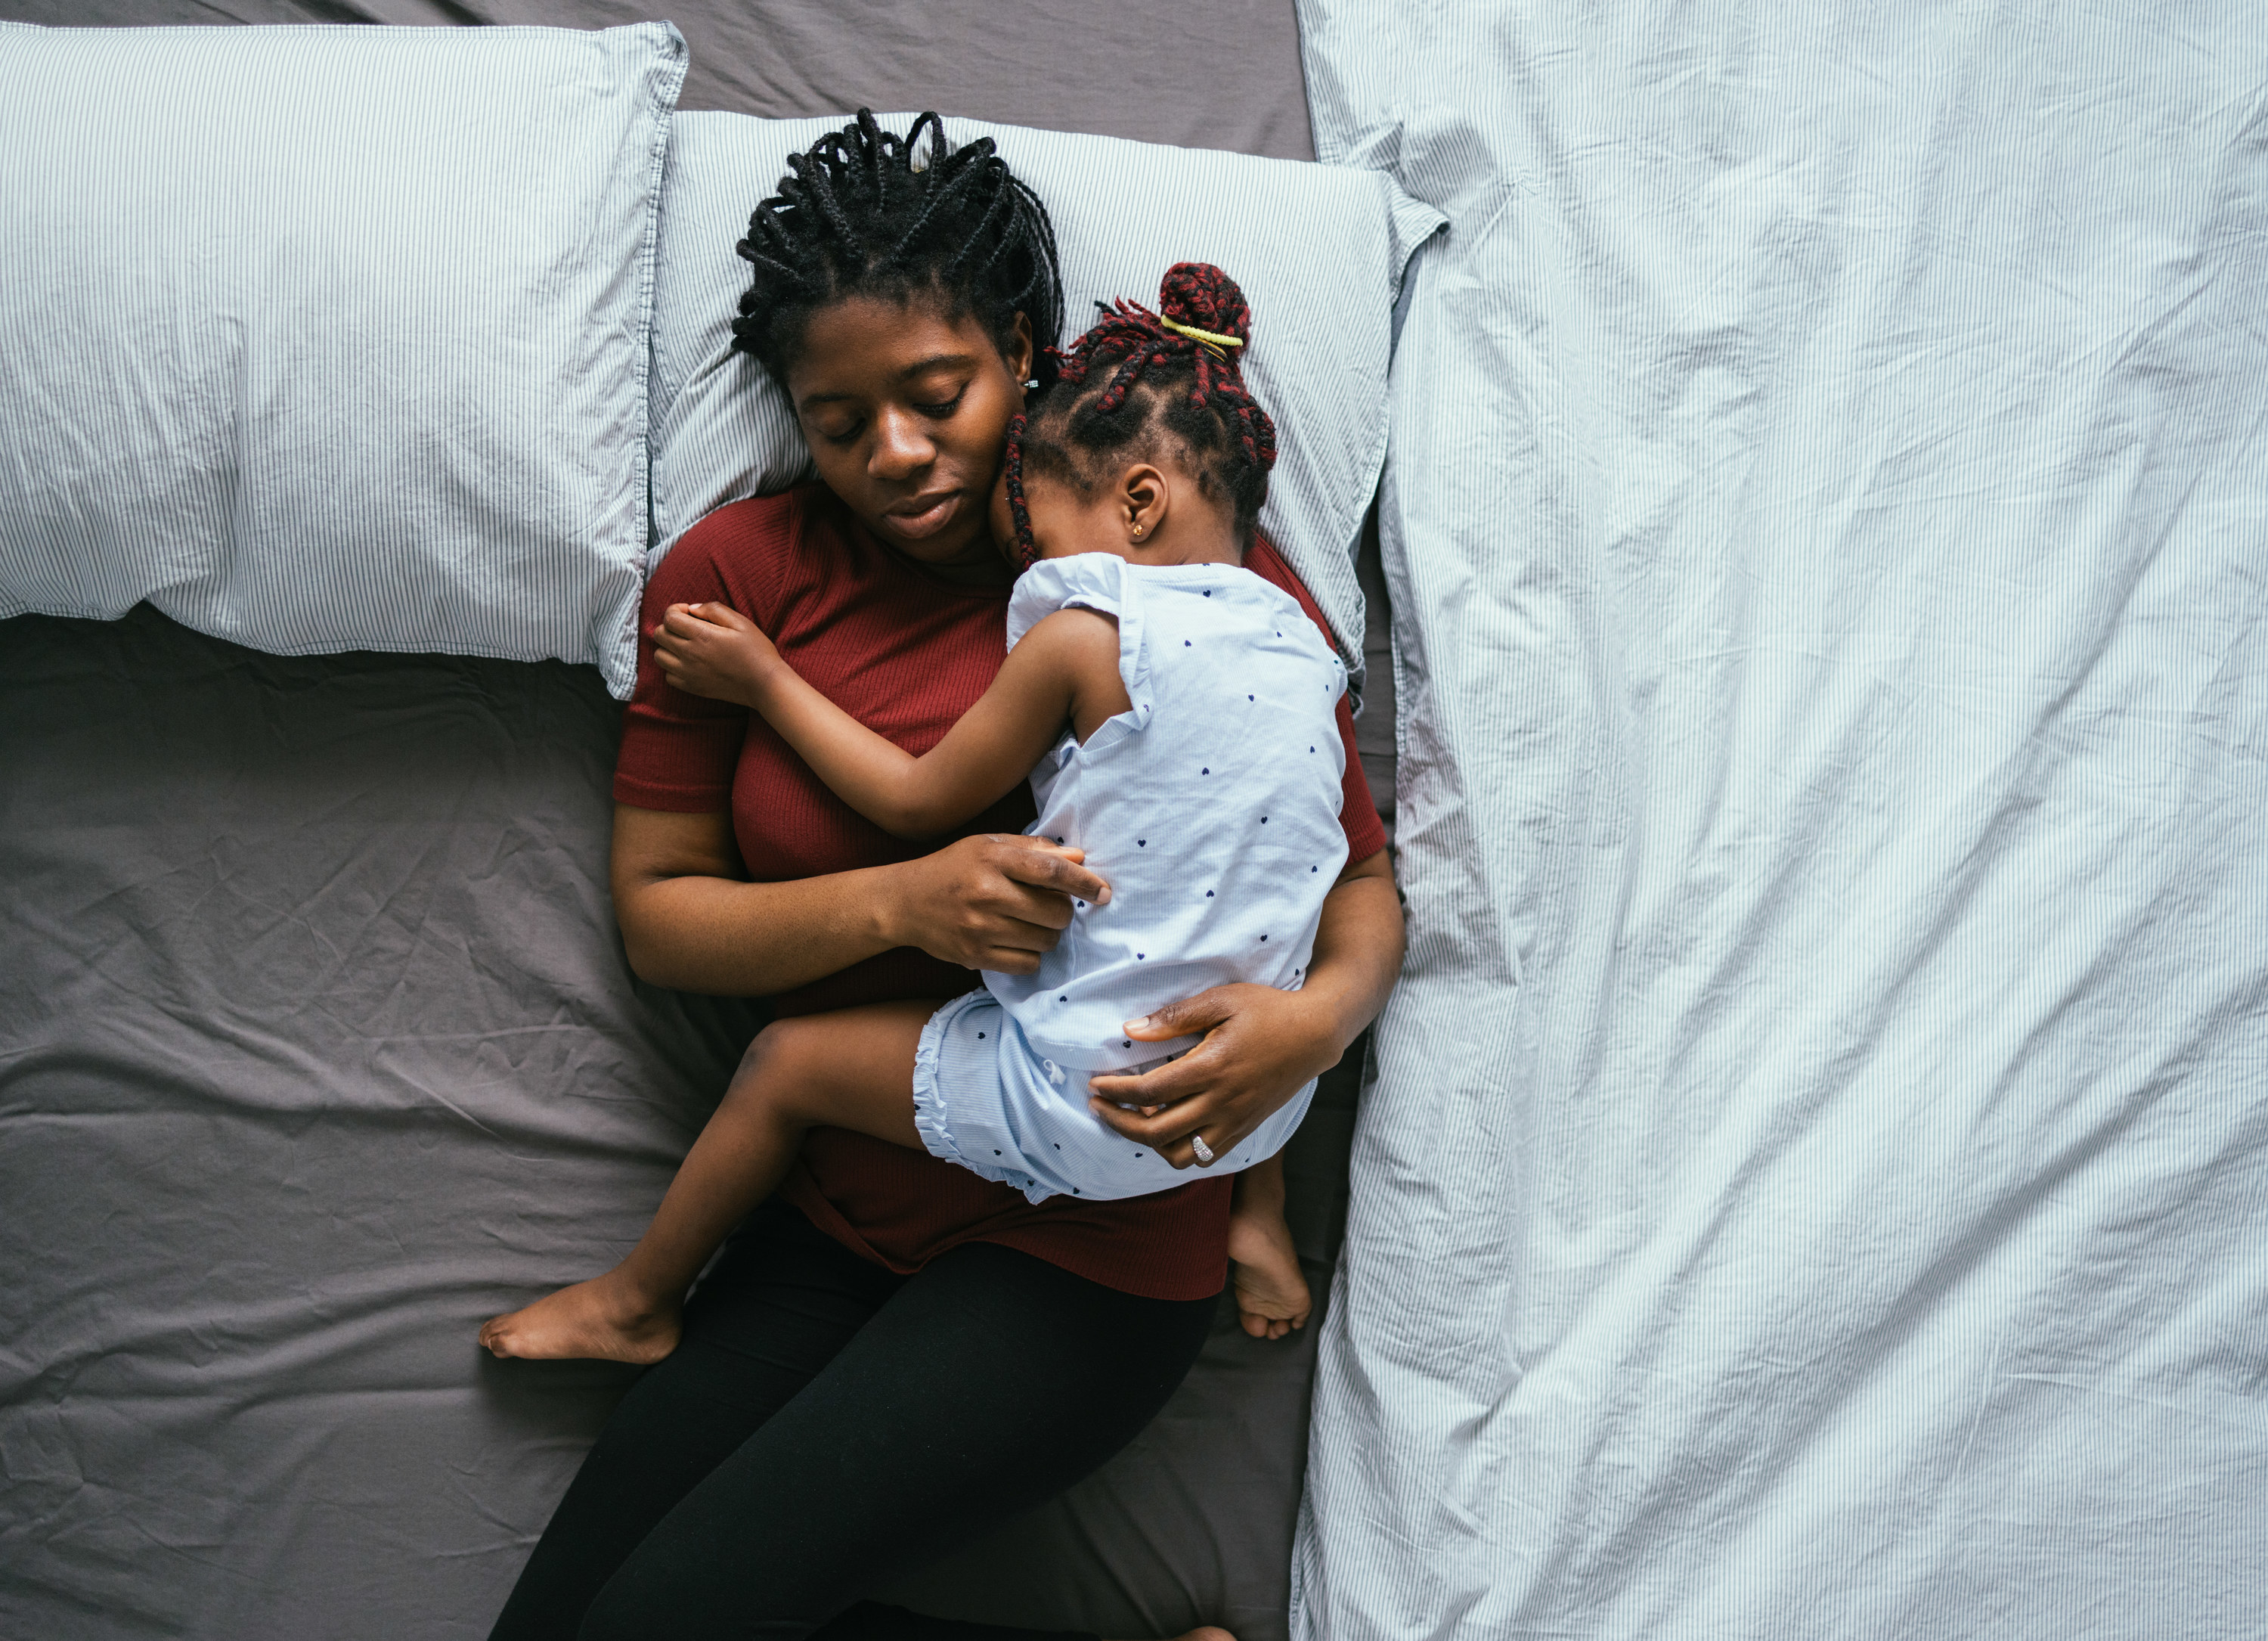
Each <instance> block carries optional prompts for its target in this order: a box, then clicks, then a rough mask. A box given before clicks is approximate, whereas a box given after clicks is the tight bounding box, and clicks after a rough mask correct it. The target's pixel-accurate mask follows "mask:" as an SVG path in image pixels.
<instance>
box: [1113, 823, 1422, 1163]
mask: <svg viewBox="0 0 2268 1641" xmlns="http://www.w3.org/2000/svg"><path fill="white" fill-rule="evenodd" d="M1402 939H1403V935H1402V903H1401V899H1400V898H1399V897H1398V896H1397V895H1396V894H1395V889H1394V873H1393V869H1392V867H1391V866H1390V865H1388V861H1387V858H1386V852H1385V851H1384V850H1383V849H1381V850H1380V851H1379V852H1378V853H1377V854H1373V855H1372V856H1371V857H1370V858H1369V859H1368V860H1366V861H1359V862H1357V863H1356V864H1355V865H1352V866H1350V867H1349V868H1347V869H1346V870H1345V871H1344V872H1343V873H1341V874H1340V876H1339V881H1338V883H1337V886H1335V887H1334V888H1333V889H1332V891H1331V892H1330V896H1329V898H1328V899H1326V900H1325V901H1324V902H1323V917H1322V925H1321V927H1319V928H1317V929H1316V931H1315V953H1314V957H1313V958H1312V959H1311V960H1310V962H1309V964H1308V968H1307V986H1306V988H1305V989H1304V990H1300V991H1296V992H1282V991H1278V990H1277V989H1276V988H1275V987H1270V986H1217V987H1213V989H1212V990H1211V991H1208V992H1199V993H1198V994H1197V995H1196V996H1194V997H1185V998H1183V999H1182V1001H1181V1002H1176V1003H1173V1004H1170V1005H1168V1006H1167V1007H1166V1008H1163V1009H1158V1010H1156V1011H1155V1012H1153V1013H1152V1014H1150V1015H1148V1016H1145V1017H1144V1018H1142V1019H1139V1020H1129V1021H1128V1022H1127V1023H1126V1028H1125V1029H1126V1035H1127V1036H1129V1037H1130V1038H1133V1039H1137V1040H1138V1041H1140V1042H1145V1043H1162V1042H1167V1041H1169V1040H1170V1039H1174V1038H1176V1037H1190V1036H1197V1035H1199V1034H1202V1035H1203V1036H1204V1041H1203V1042H1201V1043H1199V1044H1198V1045H1197V1046H1196V1047H1195V1048H1192V1049H1191V1050H1189V1053H1186V1054H1183V1055H1182V1057H1181V1058H1180V1059H1179V1060H1176V1061H1173V1062H1172V1063H1171V1064H1169V1065H1164V1066H1160V1067H1159V1068H1157V1069H1156V1070H1155V1071H1152V1072H1151V1073H1150V1074H1149V1075H1147V1076H1138V1077H1095V1078H1094V1079H1092V1080H1091V1081H1089V1083H1087V1087H1088V1089H1089V1090H1091V1091H1092V1093H1093V1096H1094V1098H1091V1099H1090V1100H1089V1101H1088V1102H1087V1103H1088V1105H1090V1106H1091V1107H1092V1108H1093V1110H1094V1114H1095V1115H1096V1116H1097V1117H1099V1118H1101V1120H1103V1121H1104V1122H1106V1123H1108V1125H1109V1126H1110V1127H1113V1128H1116V1129H1117V1130H1118V1132H1119V1133H1121V1134H1123V1135H1125V1136H1126V1137H1127V1138H1128V1139H1130V1140H1138V1141H1141V1142H1144V1143H1145V1144H1147V1145H1148V1146H1149V1147H1150V1148H1151V1149H1152V1150H1154V1151H1156V1152H1157V1153H1158V1155H1159V1156H1160V1157H1164V1158H1165V1159H1166V1160H1167V1162H1169V1163H1171V1164H1173V1165H1174V1166H1175V1167H1176V1168H1187V1167H1189V1165H1190V1164H1192V1163H1197V1149H1196V1148H1195V1147H1194V1146H1193V1145H1192V1144H1191V1143H1190V1140H1191V1138H1192V1137H1193V1136H1197V1135H1202V1136H1203V1137H1204V1142H1205V1144H1206V1146H1207V1148H1208V1149H1211V1152H1212V1154H1213V1155H1214V1156H1216V1157H1226V1156H1227V1155H1228V1153H1229V1152H1230V1151H1232V1150H1233V1149H1235V1148H1236V1147H1237V1146H1238V1145H1240V1144H1241V1143H1242V1142H1244V1140H1245V1139H1246V1138H1247V1137H1248V1135H1250V1134H1251V1133H1252V1131H1253V1130H1254V1129H1256V1128H1257V1127H1259V1126H1260V1125H1261V1124H1262V1123H1263V1122H1265V1121H1266V1120H1268V1119H1269V1118H1270V1117H1271V1116H1273V1115H1275V1114H1276V1112H1277V1111H1278V1109H1279V1108H1280V1107H1281V1106H1282V1105H1284V1103H1285V1101H1286V1100H1288V1099H1290V1098H1292V1095H1294V1094H1296V1093H1298V1092H1299V1091H1300V1088H1301V1087H1302V1086H1304V1085H1305V1084H1306V1083H1307V1079H1308V1078H1310V1077H1314V1076H1321V1075H1322V1073H1324V1072H1325V1071H1328V1070H1329V1069H1330V1068H1332V1067H1333V1066H1335V1065H1337V1064H1338V1062H1339V1059H1340V1057H1341V1056H1342V1055H1344V1053H1346V1051H1347V1046H1348V1045H1349V1044H1350V1043H1351V1042H1353V1041H1354V1039H1356V1038H1358V1037H1359V1036H1361V1035H1362V1033H1363V1031H1364V1030H1365V1028H1366V1027H1367V1026H1368V1025H1369V1024H1370V1023H1371V1022H1372V1021H1373V1020H1374V1019H1376V1018H1377V1017H1378V1011H1379V1010H1380V1009H1381V1008H1383V1007H1385V1005H1386V994H1387V993H1388V990H1390V989H1391V988H1392V987H1393V984H1394V977H1395V975H1396V974H1397V973H1399V972H1400V971H1401V968H1402ZM1123 1105H1133V1106H1137V1107H1140V1108H1143V1109H1138V1110H1134V1111H1125V1110H1122V1109H1121V1107H1122V1106H1123ZM1198 1165H1199V1166H1204V1164H1198Z"/></svg>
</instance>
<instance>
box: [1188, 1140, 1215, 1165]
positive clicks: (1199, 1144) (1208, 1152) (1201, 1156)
mask: <svg viewBox="0 0 2268 1641" xmlns="http://www.w3.org/2000/svg"><path fill="white" fill-rule="evenodd" d="M1189 1149H1191V1150H1193V1151H1195V1152H1196V1153H1197V1161H1199V1162H1201V1163H1208V1164H1209V1163H1211V1161H1212V1147H1211V1146H1210V1145H1207V1144H1206V1143H1205V1142H1204V1135H1202V1134H1193V1135H1189Z"/></svg>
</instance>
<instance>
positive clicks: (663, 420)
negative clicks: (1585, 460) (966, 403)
mask: <svg viewBox="0 0 2268 1641" xmlns="http://www.w3.org/2000/svg"><path fill="white" fill-rule="evenodd" d="M882 123H883V124H884V126H886V127H887V129H891V130H895V131H902V130H904V129H907V128H908V126H909V125H910V124H911V123H912V116H911V115H887V116H885V117H884V119H883V122H882ZM674 124H675V132H674V136H673V137H671V139H670V154H669V164H668V168H667V172H666V178H665V181H664V182H663V185H662V208H661V209H662V219H661V255H660V261H659V266H658V268H657V269H656V270H655V278H656V281H657V287H658V288H657V292H656V299H655V301H656V307H655V314H654V331H653V359H654V374H653V418H654V422H653V425H654V452H653V511H654V528H655V529H656V531H657V532H658V534H659V538H660V542H661V551H667V549H668V547H669V545H670V543H673V542H674V540H675V539H676V538H677V537H678V536H681V535H682V534H683V533H684V531H685V529H686V528H687V527H688V526H689V525H691V524H692V523H694V522H695V521H696V520H698V519H699V518H700V517H701V515H702V514H704V513H707V512H709V511H711V509H712V508H715V507H718V506H721V505H723V504H724V503H725V502H728V501H735V500H739V499H741V498H743V497H747V496H755V495H762V494H764V493H766V492H770V491H776V490H782V489H784V488H786V487H787V486H788V485H790V484H795V483H797V482H798V481H799V480H800V479H803V478H805V477H808V476H809V475H810V472H811V465H810V457H809V456H808V455H807V454H806V451H805V449H804V445H803V440H802V437H801V435H800V434H799V432H797V430H796V425H795V418H794V416H793V414H792V412H791V411H790V410H789V409H788V405H787V400H786V396H785V395H783V394H782V393H781V392H780V391H779V390H778V388H776V387H774V386H773V385H772V383H771V381H770V379H769V378H768V377H766V376H765V374H764V372H763V368H762V366H759V365H758V364H757V363H756V362H755V360H754V359H749V358H747V356H746V355H743V354H736V353H734V352H733V351H732V342H733V332H732V321H733V312H734V305H735V304H736V303H737V302H738V301H739V299H740V292H742V291H744V290H746V289H747V283H748V277H747V276H748V268H747V263H746V262H742V261H741V260H740V258H739V257H738V256H737V255H734V254H733V244H734V242H735V241H737V240H739V239H740V237H741V235H743V234H744V233H747V225H748V213H749V212H750V211H753V210H755V206H756V203H757V202H758V201H759V200H761V199H762V198H764V197H765V196H768V195H770V194H771V193H773V192H775V191H776V184H777V180H778V179H779V177H780V176H781V175H782V174H784V173H785V171H786V169H787V165H786V161H787V156H788V155H790V154H792V153H794V152H799V151H800V150H802V149H805V148H808V147H809V146H810V145H811V144H813V143H814V141H816V140H817V139H818V138H819V137H822V136H824V135H825V134H826V133H827V132H828V131H830V130H834V129H838V128H839V127H840V126H841V125H842V124H843V121H842V120H840V119H833V120H757V119H752V118H750V117H748V116H747V115H737V114H681V115H678V116H677V118H676V120H675V122H674ZM946 132H947V135H948V136H949V137H951V138H952V139H953V140H954V142H956V143H966V142H968V141H971V140H972V139H974V138H976V137H979V136H985V135H990V136H991V137H995V138H997V139H998V142H999V144H1000V152H1001V154H1002V156H1003V157H1004V158H1005V159H1006V160H1007V161H1008V163H1009V164H1010V165H1011V166H1013V167H1014V168H1015V172H1016V174H1017V175H1018V176H1019V177H1021V178H1022V179H1023V180H1024V181H1026V182H1027V183H1029V184H1030V185H1031V187H1032V188H1033V189H1034V191H1035V192H1036V193H1037V194H1038V195H1039V196H1040V197H1041V198H1042V200H1044V201H1045V202H1046V203H1047V207H1048V211H1049V214H1050V215H1051V216H1052V217H1053V218H1055V225H1056V237H1057V242H1058V244H1059V246H1060V248H1061V251H1062V255H1063V273H1064V314H1065V316H1066V317H1065V325H1066V328H1067V329H1069V330H1070V331H1071V333H1072V334H1073V335H1075V334H1077V332H1079V331H1080V330H1083V329H1086V326H1087V325H1088V324H1089V323H1091V322H1093V320H1094V304H1095V302H1096V301H1097V299H1108V298H1111V297H1118V296H1126V297H1131V298H1133V299H1136V300H1137V301H1139V302H1142V303H1144V304H1145V305H1146V306H1148V307H1152V308H1154V307H1157V305H1158V281H1159V278H1160V277H1161V276H1162V275H1163V274H1164V273H1165V271H1166V270H1167V268H1169V267H1171V266H1172V265H1173V264H1174V263H1175V262H1214V263H1218V264H1219V266H1220V267H1222V268H1225V269H1226V270H1228V271H1229V273H1230V274H1231V275H1233V277H1235V279H1236V282H1237V283H1238V284H1239V285H1241V286H1242V287H1243V288H1244V293H1245V295H1246V297H1247V298H1248V299H1249V300H1250V301H1251V304H1252V341H1253V346H1252V357H1251V360H1250V362H1249V364H1248V367H1247V372H1246V375H1247V380H1248V381H1249V382H1250V383H1251V385H1252V390H1253V393H1254V394H1255V395H1256V396H1257V397H1258V398H1259V400H1260V401H1261V403H1263V405H1265V406H1266V407H1267V409H1268V411H1269V413H1270V415H1271V416H1273V417H1274V418H1276V425H1277V427H1278V444H1279V447H1280V451H1281V454H1280V455H1279V457H1278V462H1277V465H1276V470H1275V473H1274V475H1273V476H1272V477H1271V479H1270V485H1269V493H1268V505H1267V506H1266V507H1265V508H1263V510H1262V512H1261V514H1260V527H1261V529H1263V531H1265V532H1266V533H1267V535H1268V536H1269V537H1270V540H1272V541H1273V542H1275V543H1276V544H1277V546H1278V547H1279V548H1280V549H1282V550H1283V551H1284V554H1285V557H1286V558H1289V559H1290V560H1291V561H1292V566H1293V568H1295V569H1297V570H1298V571H1299V573H1300V578H1301V579H1302V580H1305V581H1306V582H1307V587H1308V589H1309V590H1310V591H1312V592H1313V593H1314V595H1315V598H1316V601H1317V602H1319V603H1321V604H1322V607H1323V610H1324V613H1325V614H1326V615H1327V616H1328V617H1329V620H1330V623H1331V626H1332V628H1333V629H1334V634H1333V635H1334V636H1335V637H1336V638H1337V639H1338V642H1339V647H1340V649H1341V651H1342V652H1343V653H1344V654H1346V655H1347V656H1348V658H1349V659H1350V661H1351V662H1353V663H1356V664H1359V662H1360V658H1361V655H1362V593H1361V590H1360V589H1359V588H1358V587H1357V586H1356V584H1355V575H1354V549H1355V545H1356V538H1357V537H1358V536H1359V535H1360V534H1361V530H1362V518H1363V514H1364V512H1365V510H1366V508H1367V507H1368V506H1369V505H1370V498H1371V494H1372V492H1373V491H1374V490H1375V489H1376V488H1377V484H1378V473H1379V465H1380V463H1381V461H1382V460H1383V459H1384V457H1385V454H1386V370H1387V363H1388V357H1389V355H1390V354H1391V352H1392V351H1393V344H1392V328H1393V307H1394V300H1395V292H1396V290H1397V289H1398V288H1399V286H1400V284H1401V279H1402V270H1403V265H1404V264H1405V263H1406V262H1408V261H1409V258H1410V253H1411V252H1412V251H1413V250H1414V249H1415V248H1417V246H1418V244H1419V243H1420V242H1421V241H1423V240H1425V238H1426V236H1428V235H1429V234H1431V233H1432V232H1433V231H1434V229H1435V228H1437V227H1439V226H1440V223H1441V218H1440V216H1439V215H1438V214H1437V213H1436V212H1435V211H1433V210H1432V207H1431V206H1427V205H1421V204H1419V203H1417V202H1416V201H1414V200H1412V199H1410V197H1409V196H1406V195H1404V194H1403V193H1402V192H1401V191H1400V190H1399V189H1398V188H1395V185H1394V184H1393V183H1392V182H1391V181H1388V179H1387V178H1386V176H1385V175H1384V174H1382V173H1379V172H1374V171H1357V170H1344V169H1339V168H1337V167H1334V166H1315V165H1303V164H1300V163H1299V162H1298V161H1295V160H1289V159H1254V158H1251V157H1249V156H1248V155H1244V154H1229V153H1219V152H1212V151H1210V150H1204V149H1189V148H1167V147H1162V146H1160V145H1157V144H1150V143H1130V142H1126V141H1124V140H1123V139H1121V138H1118V137H1075V136H1070V135H1066V134H1064V133H1063V132H1058V131H1033V130H1026V129H1022V128H1020V127H1018V126H1010V125H985V124H982V123H980V122H976V121H969V120H951V121H948V122H946ZM1070 340H1071V336H1064V343H1065V344H1069V342H1070ZM655 556H656V558H657V560H658V559H659V556H660V553H659V552H657V553H656V555H655Z"/></svg>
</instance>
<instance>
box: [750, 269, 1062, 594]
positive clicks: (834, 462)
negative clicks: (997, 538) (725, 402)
mask: <svg viewBox="0 0 2268 1641" xmlns="http://www.w3.org/2000/svg"><path fill="white" fill-rule="evenodd" d="M1031 362H1032V333H1031V327H1030V326H1029V325H1028V324H1027V323H1026V322H1025V321H1024V319H1023V316H1022V315H1021V314H1019V315H1018V316H1017V319H1016V345H1015V347H1014V348H1013V349H1012V350H1011V352H1010V356H1009V357H1008V358H1006V359H1002V358H1001V357H1000V350H999V349H998V347H997V346H996V345H995V344H994V343H993V341H992V338H991V336H990V335H989V334H987V333H986V331H985V329H984V328H983V326H982V325H980V324H978V323H977V322H976V321H975V320H974V319H973V318H969V319H961V320H959V321H949V320H946V319H945V318H942V317H940V316H939V314H938V312H937V311H936V309H935V308H934V307H932V306H930V305H929V304H927V303H924V302H921V301H914V302H909V303H905V304H899V303H896V302H887V301H879V300H876V299H873V298H871V297H849V298H846V299H843V300H842V301H840V302H836V303H833V304H831V305H829V306H828V307H822V308H821V309H820V310H819V311H818V312H817V313H815V314H813V315H812V316H811V320H810V322H809V324H808V325H807V326H806V329H805V330H804V336H803V351H802V353H801V355H800V356H799V358H798V359H796V361H795V363H794V364H793V365H792V366H790V367H789V370H788V400H789V402H790V403H792V404H793V405H794V407H795V414H796V419H797V420H798V421H799V423H801V424H802V426H803V436H804V440H805V441H806V443H808V444H809V445H810V447H811V455H812V459H813V460H814V462H817V463H818V466H819V476H820V477H821V478H822V479H824V480H825V481H826V482H827V487H828V489H829V490H831V491H833V492H835V493H836V495H838V496H840V497H841V498H842V499H843V503H844V505H846V506H849V507H850V509H851V511H852V512H853V513H855V514H858V517H859V519H860V520H861V521H864V523H865V525H866V527H867V529H871V530H873V532H874V534H875V535H877V536H880V537H881V539H882V540H884V541H885V542H887V543H889V544H890V545H891V546H893V547H895V548H896V549H897V550H898V551H900V552H902V553H904V554H905V555H906V556H907V557H908V558H917V559H919V560H920V561H921V562H922V563H924V564H931V565H969V566H976V565H983V566H987V567H997V566H998V565H999V564H1000V559H999V556H998V552H997V551H995V549H994V547H993V544H992V536H991V530H990V523H989V520H988V516H987V515H988V513H989V510H990V501H991V496H992V490H993V480H994V479H995V477H998V473H999V471H1000V456H1001V452H1002V449H1003V448H1004V447H1005V444H1006V442H1007V437H1008V423H1009V420H1010V418H1013V416H1014V415H1015V414H1016V412H1017V411H1019V410H1021V409H1023V407H1024V379H1025V377H1026V376H1027V375H1028V374H1029V373H1030V370H1031Z"/></svg>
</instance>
